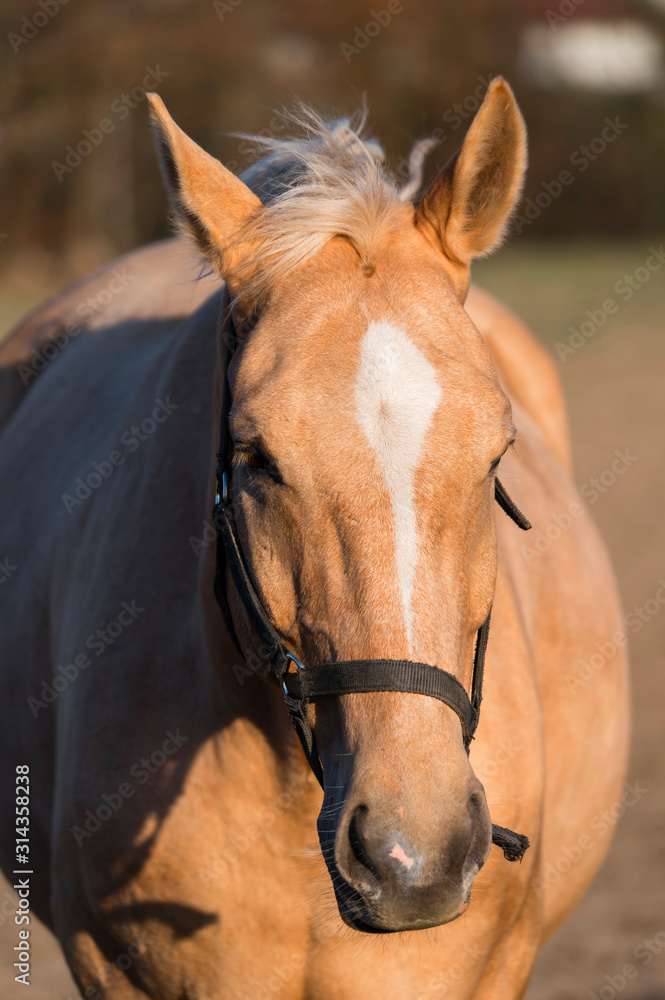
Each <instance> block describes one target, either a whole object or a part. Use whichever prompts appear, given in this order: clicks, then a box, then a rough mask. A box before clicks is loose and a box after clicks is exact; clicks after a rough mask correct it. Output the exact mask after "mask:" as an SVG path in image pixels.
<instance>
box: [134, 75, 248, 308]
mask: <svg viewBox="0 0 665 1000" xmlns="http://www.w3.org/2000/svg"><path fill="white" fill-rule="evenodd" d="M147 97H148V101H149V102H150V113H151V117H152V120H153V124H154V126H155V139H156V145H157V155H158V157H159V161H160V166H161V170H162V175H163V177H164V182H165V184H166V188H167V191H168V194H169V199H170V201H171V206H172V208H173V211H174V213H175V217H176V221H177V223H178V225H179V226H180V228H181V229H182V230H183V231H184V232H185V233H186V234H187V235H188V236H190V237H191V238H192V239H193V240H194V242H195V244H196V245H197V247H198V249H199V250H200V252H201V253H202V254H203V256H204V257H205V258H206V259H207V260H208V261H210V263H211V264H212V265H213V267H214V268H215V269H216V270H217V271H219V273H220V274H221V275H222V276H223V277H224V279H225V280H226V282H227V283H228V284H229V285H230V286H231V290H232V291H235V290H236V286H237V284H238V283H239V282H240V281H241V275H242V256H243V254H242V247H241V245H240V244H239V242H238V236H239V234H240V232H241V230H242V228H243V226H244V225H245V224H246V223H247V222H249V220H250V219H251V218H252V217H254V216H255V215H256V214H257V213H258V212H259V211H260V210H261V202H260V200H259V199H258V198H257V197H256V195H255V194H253V193H252V191H250V190H249V188H248V187H247V186H246V185H245V184H243V182H242V181H241V180H239V179H238V178H237V177H236V176H235V174H232V173H231V171H230V170H227V169H226V167H225V166H223V165H222V164H221V163H220V162H219V160H216V159H215V158H214V156H210V154H209V153H206V152H205V151H204V150H203V149H201V147H200V146H197V144H196V143H195V142H194V141H193V140H192V139H190V138H189V136H188V135H186V134H185V133H184V132H183V131H182V129H181V128H179V127H178V126H177V125H176V123H175V122H174V121H173V119H172V118H171V115H170V114H169V113H168V111H167V110H166V106H165V104H164V102H163V101H162V99H161V97H159V96H158V95H157V94H148V95H147Z"/></svg>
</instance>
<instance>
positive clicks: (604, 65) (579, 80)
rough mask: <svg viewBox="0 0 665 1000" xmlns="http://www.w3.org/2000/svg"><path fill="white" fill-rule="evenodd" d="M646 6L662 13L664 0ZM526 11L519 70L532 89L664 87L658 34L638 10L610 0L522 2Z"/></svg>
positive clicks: (664, 63) (637, 89)
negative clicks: (531, 85) (525, 3)
mask: <svg viewBox="0 0 665 1000" xmlns="http://www.w3.org/2000/svg"><path fill="white" fill-rule="evenodd" d="M650 5H651V7H652V8H653V9H654V10H657V11H658V12H659V13H661V12H665V0H650ZM527 6H528V13H529V20H528V22H527V24H526V25H525V28H524V31H523V35H522V40H521V48H520V54H519V65H520V69H521V71H522V72H523V73H524V75H525V77H526V78H527V79H528V80H529V81H530V82H531V83H533V84H534V85H536V86H539V87H544V88H548V89H556V88H559V87H570V88H573V89H576V90H584V91H596V92H605V93H607V92H614V93H644V92H648V91H656V90H659V89H660V88H662V86H663V84H664V83H665V50H664V46H663V41H662V32H661V33H659V32H658V31H657V30H656V28H655V27H654V25H653V24H652V23H651V21H652V20H653V19H652V18H651V19H647V18H642V17H639V16H638V15H639V8H638V7H636V6H633V5H631V6H630V7H628V6H627V5H625V4H621V5H617V4H614V3H612V2H611V0H607V3H605V2H602V0H595V2H594V0H553V2H550V3H547V0H528V3H527ZM643 10H644V11H645V12H646V10H647V6H646V4H645V5H644V8H643Z"/></svg>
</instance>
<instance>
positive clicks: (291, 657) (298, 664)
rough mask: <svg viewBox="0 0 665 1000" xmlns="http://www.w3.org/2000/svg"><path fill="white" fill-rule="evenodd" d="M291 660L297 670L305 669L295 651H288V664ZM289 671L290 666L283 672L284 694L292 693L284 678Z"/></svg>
mask: <svg viewBox="0 0 665 1000" xmlns="http://www.w3.org/2000/svg"><path fill="white" fill-rule="evenodd" d="M289 661H290V662H291V663H295V666H296V670H304V669H305V668H304V666H303V664H302V663H301V662H300V660H299V659H298V657H297V656H294V655H293V653H287V654H286V662H287V664H288V663H289ZM287 673H288V667H287V669H286V671H285V672H284V673H283V674H282V691H283V692H284V694H288V695H290V694H291V692H290V691H289V689H288V688H287V686H286V681H285V680H284V678H285V677H286V675H287Z"/></svg>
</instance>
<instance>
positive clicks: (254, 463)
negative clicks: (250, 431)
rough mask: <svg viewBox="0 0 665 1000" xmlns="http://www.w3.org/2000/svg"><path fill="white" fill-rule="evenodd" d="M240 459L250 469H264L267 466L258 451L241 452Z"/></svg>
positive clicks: (263, 456)
mask: <svg viewBox="0 0 665 1000" xmlns="http://www.w3.org/2000/svg"><path fill="white" fill-rule="evenodd" d="M241 457H242V461H243V462H244V463H245V465H248V466H249V467H250V469H265V468H266V467H267V464H268V463H267V461H266V458H265V455H262V454H261V452H260V451H243V452H242V453H241Z"/></svg>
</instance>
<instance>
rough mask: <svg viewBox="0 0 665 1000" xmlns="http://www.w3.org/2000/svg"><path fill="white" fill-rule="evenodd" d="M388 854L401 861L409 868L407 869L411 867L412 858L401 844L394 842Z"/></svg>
mask: <svg viewBox="0 0 665 1000" xmlns="http://www.w3.org/2000/svg"><path fill="white" fill-rule="evenodd" d="M389 856H390V857H391V858H396V859H397V860H398V861H401V862H402V864H403V865H404V866H405V867H406V868H408V869H409V871H411V869H412V868H413V861H414V859H413V858H410V857H409V855H408V854H407V853H406V851H405V850H404V848H403V847H402V845H401V844H395V846H394V847H393V849H392V851H391V852H390V855H389Z"/></svg>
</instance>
